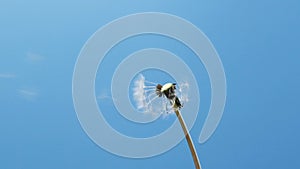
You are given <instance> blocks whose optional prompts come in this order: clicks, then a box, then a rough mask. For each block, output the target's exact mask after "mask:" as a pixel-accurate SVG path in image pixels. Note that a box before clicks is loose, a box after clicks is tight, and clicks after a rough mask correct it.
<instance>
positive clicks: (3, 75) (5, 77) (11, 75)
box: [0, 73, 16, 79]
mask: <svg viewBox="0 0 300 169" xmlns="http://www.w3.org/2000/svg"><path fill="white" fill-rule="evenodd" d="M15 77H16V75H15V74H11V73H0V78H3V79H13V78H15Z"/></svg>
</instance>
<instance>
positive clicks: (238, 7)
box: [0, 0, 300, 169]
mask: <svg viewBox="0 0 300 169" xmlns="http://www.w3.org/2000/svg"><path fill="white" fill-rule="evenodd" d="M149 11H155V12H166V13H170V14H173V15H177V16H180V17H182V18H184V19H187V20H189V21H190V22H192V23H193V24H194V25H196V26H197V27H198V28H199V29H201V30H202V31H203V32H204V33H205V34H206V35H207V37H208V38H209V39H210V40H211V41H212V43H213V44H214V46H215V48H216V50H217V51H218V53H219V56H220V58H221V60H222V62H223V65H224V69H225V73H226V78H227V102H226V107H225V111H224V116H223V118H222V120H221V123H220V125H219V127H218V128H217V130H216V132H215V133H214V135H213V136H212V137H211V138H210V139H209V140H208V142H206V143H205V144H198V143H197V141H196V140H197V139H198V136H199V133H200V131H201V128H202V125H203V122H204V120H205V117H206V115H207V114H206V113H207V111H208V108H209V104H210V100H209V99H210V88H209V85H210V84H209V79H208V77H207V74H206V72H205V69H204V67H203V66H202V65H201V63H198V62H193V61H192V60H186V62H187V64H188V65H189V66H190V67H191V69H192V70H193V71H194V70H197V71H198V70H200V71H199V72H200V73H199V74H198V75H197V77H196V79H197V82H198V85H199V90H200V92H201V108H200V110H199V115H198V118H197V121H196V124H195V126H194V127H193V128H192V130H191V135H192V137H193V139H194V140H195V146H196V149H197V151H198V153H199V158H200V161H201V163H202V167H203V168H204V169H206V168H210V169H218V168H244V169H247V168H274V169H277V168H278V169H279V168H283V167H290V168H299V166H300V162H299V160H298V156H299V153H300V149H299V146H300V145H299V142H300V135H299V131H298V129H299V128H300V125H299V124H300V123H299V122H298V119H299V118H300V115H299V113H300V111H299V107H298V106H299V103H298V102H299V99H298V96H299V95H300V89H299V86H300V76H299V75H300V69H299V66H300V65H299V64H300V57H299V56H300V52H299V39H300V31H299V30H300V24H299V22H298V21H299V17H300V3H299V2H298V1H296V0H287V1H279V0H275V1H274V0H273V1H268V0H265V1H233V0H230V1H226V2H225V1H220V0H213V1H209V2H208V1H207V2H205V1H189V2H183V1H174V0H172V1H171V0H166V1H157V0H154V1H145V2H143V1H139V2H133V1H127V0H124V1H122V2H117V1H110V2H101V1H64V2H61V1H48V2H42V1H34V0H28V1H26V2H25V1H24V2H21V1H8V0H4V1H1V2H0V23H1V27H0V30H1V31H0V45H1V50H0V119H1V123H0V135H1V137H0V168H6V169H10V168H13V169H15V168H18V169H22V168H26V169H27V168H30V169H34V168H74V169H77V168H78V169H81V168H91V169H93V168H95V169H96V168H131V169H134V168H193V163H192V158H191V156H190V154H189V151H188V149H187V144H186V142H185V141H182V142H181V143H180V144H179V145H178V146H176V147H175V148H173V149H172V150H170V151H168V152H166V153H164V154H162V155H159V156H156V157H153V158H147V159H129V158H123V157H119V156H116V155H113V154H110V153H108V152H106V151H105V150H103V149H101V148H99V147H98V146H97V145H96V144H95V143H93V142H92V141H91V140H90V139H89V137H88V136H87V135H86V134H85V132H84V131H83V130H82V128H81V126H80V124H79V121H78V119H77V117H76V112H75V110H74V106H73V101H72V76H73V70H74V66H75V62H76V59H77V57H78V55H79V52H80V50H81V48H82V46H83V45H84V44H85V42H86V41H87V39H88V38H89V37H90V36H91V35H92V34H93V33H94V32H95V31H96V30H98V29H99V28H100V27H101V26H104V25H105V24H107V23H109V22H110V21H112V20H114V19H117V18H119V17H122V16H125V15H128V14H133V13H137V12H149ZM157 38H158V37H149V41H145V40H147V37H136V38H135V39H131V41H130V40H129V41H128V42H124V44H120V46H121V47H120V52H124V54H126V52H128V54H129V53H130V52H132V51H134V50H136V49H139V48H142V47H149V46H150V47H153V46H154V47H161V48H165V49H168V50H171V51H173V52H174V53H178V54H184V53H185V52H188V51H186V49H184V48H179V47H178V45H180V44H178V43H176V42H174V43H173V42H170V43H167V44H166V43H163V42H164V41H165V39H164V38H162V39H161V40H158V39H157ZM138 41H140V42H143V43H140V42H138ZM157 41H158V42H157ZM159 42H160V43H159ZM126 44H128V45H129V46H128V47H129V48H126V50H125V49H122V45H123V47H124V46H125V47H126ZM116 50H118V48H116ZM112 55H113V53H112ZM182 59H185V58H184V57H183V58H182ZM106 61H107V65H106V66H105V67H103V69H104V68H107V69H108V70H113V67H110V65H114V64H117V63H118V60H117V59H116V60H114V59H107V60H106ZM99 71H101V70H99ZM101 78H103V79H109V78H110V76H109V73H108V75H106V76H104V77H99V76H97V79H96V84H98V83H99V88H96V92H98V91H99V93H101V92H102V91H105V92H106V90H105V89H106V88H105V84H103V86H101ZM101 87H104V89H103V90H102V88H101ZM101 104H102V103H101ZM101 104H100V107H101ZM110 105H111V103H110V101H109V100H106V101H105V102H103V105H102V106H103V108H104V109H105V107H109V106H110ZM172 118H173V117H171V119H169V120H172ZM174 119H175V118H174ZM174 119H173V120H174ZM110 120H111V122H112V123H113V124H115V125H116V126H115V127H116V128H119V129H124V132H131V133H133V134H134V132H132V131H131V130H130V129H132V128H133V127H132V126H130V125H129V126H128V128H126V127H123V126H126V124H125V123H123V122H121V121H118V120H119V119H117V118H116V119H113V118H111V119H110ZM159 123H162V121H160V122H159ZM121 124H122V126H121ZM162 125H163V124H162ZM147 130H149V131H150V130H151V129H148V128H146V131H147ZM133 131H134V130H133Z"/></svg>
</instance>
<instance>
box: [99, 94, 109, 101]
mask: <svg viewBox="0 0 300 169" xmlns="http://www.w3.org/2000/svg"><path fill="white" fill-rule="evenodd" d="M97 99H99V100H104V99H109V100H110V99H112V97H111V96H108V95H107V94H106V93H102V94H100V95H98V96H97Z"/></svg>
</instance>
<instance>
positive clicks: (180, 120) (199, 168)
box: [175, 110, 201, 169]
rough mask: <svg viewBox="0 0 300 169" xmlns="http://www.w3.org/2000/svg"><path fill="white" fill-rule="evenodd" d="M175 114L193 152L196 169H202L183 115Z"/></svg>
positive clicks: (176, 111)
mask: <svg viewBox="0 0 300 169" xmlns="http://www.w3.org/2000/svg"><path fill="white" fill-rule="evenodd" d="M175 113H176V116H177V118H178V120H179V122H180V125H181V127H182V130H183V132H184V135H185V139H186V141H187V143H188V145H189V148H190V151H191V154H192V157H193V160H194V164H195V168H196V169H201V165H200V161H199V158H198V155H197V152H196V149H195V146H194V144H193V141H192V139H191V135H190V133H189V131H188V129H187V127H186V124H185V122H184V120H183V118H182V116H181V113H180V111H179V110H175Z"/></svg>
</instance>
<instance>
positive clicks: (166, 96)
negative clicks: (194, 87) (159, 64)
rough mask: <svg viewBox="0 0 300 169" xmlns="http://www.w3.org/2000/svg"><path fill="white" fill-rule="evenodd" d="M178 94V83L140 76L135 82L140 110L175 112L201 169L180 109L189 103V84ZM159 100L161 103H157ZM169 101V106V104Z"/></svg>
mask: <svg viewBox="0 0 300 169" xmlns="http://www.w3.org/2000/svg"><path fill="white" fill-rule="evenodd" d="M178 87H179V88H178V94H177V95H176V94H175V90H176V83H166V84H164V85H161V84H158V83H154V82H150V81H146V80H145V77H144V76H143V75H142V74H140V75H139V76H138V78H137V79H136V81H135V82H134V88H133V97H134V100H135V102H136V106H137V109H138V110H141V111H144V112H146V113H147V112H148V113H155V112H158V113H168V114H169V112H170V111H171V110H173V111H174V112H175V114H176V116H177V118H178V120H179V122H180V125H181V127H182V130H183V132H184V135H185V138H186V140H187V143H188V146H189V149H190V151H191V154H192V157H193V161H194V164H195V168H196V169H201V166H200V161H199V158H198V156H197V152H196V149H195V146H194V144H193V141H192V139H191V136H190V134H189V131H188V129H187V126H186V124H185V122H184V120H183V118H182V116H181V113H180V111H179V110H180V109H181V108H182V107H183V104H184V103H186V102H188V101H189V100H188V95H187V93H188V92H187V91H188V89H189V84H188V83H187V82H184V83H180V84H179V85H178ZM158 98H163V99H160V100H161V102H160V103H159V102H157V101H156V100H158ZM168 101H169V104H168Z"/></svg>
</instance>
